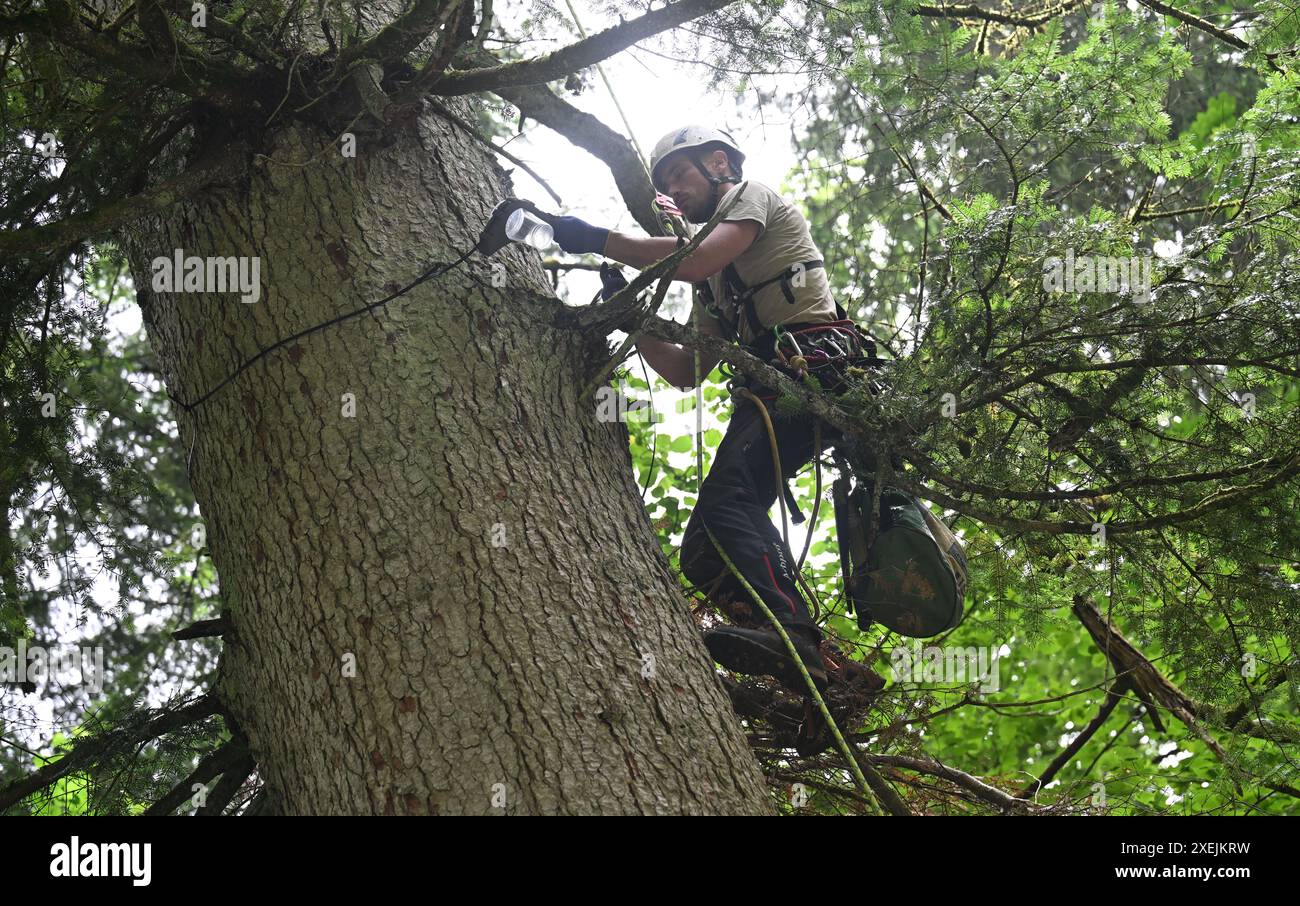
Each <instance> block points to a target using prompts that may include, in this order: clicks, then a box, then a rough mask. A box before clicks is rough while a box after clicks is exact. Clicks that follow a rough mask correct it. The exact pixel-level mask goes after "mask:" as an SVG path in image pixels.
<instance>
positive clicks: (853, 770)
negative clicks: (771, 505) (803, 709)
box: [704, 523, 881, 815]
mask: <svg viewBox="0 0 1300 906" xmlns="http://www.w3.org/2000/svg"><path fill="white" fill-rule="evenodd" d="M704 531H706V532H708V535H709V540H710V541H712V542H713V547H714V549H715V550H717V552H718V554H719V555H720V556H721V557H722V562H723V563H725V564H727V568H728V569H729V570H731V572H732V574H733V575H734V576H735V577H736V578H737V579H739V580H740V584H741V585H743V586H744V587H745V591H747V592H749V595H750V597H751V598H753V599H754V601H755V603H757V604H758V607H759V609H760V610H761V611H763V616H765V617H767V619H768V621H769V622H771V624H772V625H773V626H774V627H776V634H777V635H779V636H780V637H781V641H783V642H785V647H786V650H787V651H788V652H789V653H790V657H791V658H793V659H794V664H795V666H796V667H798V668H799V673H800V674H801V675H802V676H803V679H804V682H805V683H807V684H808V692H809V693H810V694H811V695H812V698H813V701H815V702H817V708H818V709H819V710H820V711H821V714H822V719H823V720H825V721H826V726H827V727H829V728H830V731H831V735H832V736H833V737H834V738H835V745H836V746H837V747H838V748H839V750H840V754H841V755H843V756H844V761H845V762H846V763H847V764H848V766H849V773H850V774H852V775H853V780H854V781H855V782H856V783H857V785H858V789H859V790H860V791H861V792H862V797H863V799H865V800H866V801H867V807H868V809H869V810H870V811H871V813H872V814H873V815H879V814H880V813H881V812H880V804H879V803H878V802H877V801H876V798H875V792H874V791H873V790H872V789H871V786H870V785H869V784H868V783H867V778H866V777H864V776H862V767H861V766H860V765H859V764H858V760H857V759H856V758H854V757H853V751H852V750H851V749H850V748H849V744H848V743H847V742H845V740H844V735H843V734H842V733H840V728H839V726H838V725H837V724H836V723H835V718H833V717H831V711H830V709H829V708H827V707H826V701H825V699H823V698H822V696H821V693H820V692H818V691H817V684H816V683H814V682H813V678H812V677H811V676H809V675H808V668H807V667H806V666H804V662H803V658H801V657H799V652H798V651H796V650H795V647H794V642H792V641H790V636H788V635H786V632H785V627H784V626H782V625H781V623H780V621H779V620H777V618H776V615H775V614H774V613H772V611H771V609H769V608H768V606H767V604H765V603H764V602H763V599H762V598H760V597H759V596H758V593H757V592H756V591H754V587H753V586H752V585H750V584H749V582H747V581H746V580H745V577H744V576H742V575H741V574H740V570H738V569H737V568H736V564H735V563H733V562H732V560H731V558H730V557H728V556H727V552H726V551H724V550H723V549H722V545H721V544H719V543H718V539H717V537H716V536H714V534H713V530H712V529H711V528H709V526H708V524H707V523H705V524H704Z"/></svg>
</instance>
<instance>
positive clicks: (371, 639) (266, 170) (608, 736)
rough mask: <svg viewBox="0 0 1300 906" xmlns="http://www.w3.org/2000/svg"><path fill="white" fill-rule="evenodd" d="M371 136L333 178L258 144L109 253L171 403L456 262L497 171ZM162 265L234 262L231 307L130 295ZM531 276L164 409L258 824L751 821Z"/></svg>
mask: <svg viewBox="0 0 1300 906" xmlns="http://www.w3.org/2000/svg"><path fill="white" fill-rule="evenodd" d="M457 106H458V108H459V109H461V110H462V111H463V110H466V109H467V108H466V107H464V106H462V105H459V104H458V105H457ZM388 141H389V142H390V143H389V144H388V145H387V146H386V147H378V146H376V144H375V143H373V142H372V143H369V144H368V143H367V142H366V141H365V140H362V141H361V142H360V145H359V147H358V152H357V157H356V159H354V160H350V159H345V158H344V157H342V155H341V154H340V153H339V150H338V145H335V144H332V143H331V142H330V139H329V137H327V136H324V135H320V134H316V133H313V132H311V131H310V130H309V128H308V127H299V126H295V127H292V128H289V129H286V130H285V131H284V132H283V133H282V134H280V135H278V136H276V137H275V138H274V139H272V140H270V142H271V147H269V148H267V149H265V152H266V154H267V155H268V156H269V157H270V161H269V162H268V161H263V162H262V163H260V164H257V163H255V164H254V165H252V166H250V168H249V173H248V177H247V179H246V180H245V181H243V182H242V184H240V185H238V186H230V187H228V188H226V189H225V190H223V191H221V192H219V193H209V194H208V195H206V196H204V197H203V198H202V200H200V201H198V202H197V203H186V204H182V205H178V206H176V207H174V208H172V209H171V210H170V211H169V212H168V214H167V215H166V216H163V217H158V218H155V219H153V220H151V221H147V222H145V223H143V224H141V225H140V227H139V229H138V230H137V231H135V232H133V233H132V234H131V235H130V236H129V237H127V245H128V248H129V251H130V256H131V261H132V270H133V273H134V275H135V280H136V285H137V288H138V289H139V292H140V300H141V304H142V306H143V307H144V311H145V317H146V323H147V326H148V329H149V334H150V337H151V339H152V342H153V344H154V346H155V348H156V350H157V354H158V358H159V363H160V367H161V369H162V372H163V374H164V377H165V380H166V382H167V385H168V388H169V390H170V391H171V392H172V393H173V395H175V396H178V397H179V398H181V399H183V400H186V401H193V400H194V399H195V398H196V397H198V396H200V395H201V394H202V393H203V392H204V391H206V390H207V389H208V388H211V387H212V386H213V385H215V384H216V383H217V382H218V381H219V380H221V379H222V378H224V377H225V376H226V375H228V374H229V373H230V372H231V371H232V370H233V369H235V367H236V366H237V365H238V364H239V363H240V362H241V361H243V360H244V359H245V358H247V357H248V356H249V355H251V354H253V353H254V352H255V351H256V350H258V349H261V348H264V347H266V346H268V345H270V344H271V343H272V342H274V341H275V340H277V339H279V338H281V337H284V336H286V335H288V334H291V333H293V332H295V331H298V330H301V329H303V328H305V327H308V326H310V325H313V324H317V323H319V322H322V321H325V320H327V319H329V318H331V317H333V316H335V315H338V314H341V313H343V312H346V311H350V310H352V309H355V308H357V307H359V306H361V305H362V304H364V303H366V302H369V301H373V300H376V299H379V298H382V297H383V296H384V295H386V294H387V293H388V292H390V291H391V290H393V289H395V288H396V286H398V285H401V284H405V283H406V282H407V281H409V280H411V279H412V278H413V277H414V276H416V275H417V274H419V273H420V272H421V271H422V270H423V269H424V268H425V267H426V266H427V265H428V263H429V262H434V261H449V260H452V258H453V257H454V256H456V255H458V254H459V253H460V252H461V251H463V250H464V249H466V248H468V247H469V246H470V245H472V244H473V243H474V241H475V240H476V238H477V235H478V231H479V229H480V227H481V226H482V225H483V223H484V222H485V221H486V219H487V217H488V214H489V212H490V211H491V209H492V207H493V206H494V204H495V203H496V202H497V201H499V200H500V198H501V197H502V195H503V193H504V191H505V190H506V182H505V180H504V179H503V177H504V174H503V172H502V171H501V169H500V168H499V167H498V166H497V165H496V163H495V162H494V161H492V160H491V159H490V158H489V157H487V156H486V154H485V151H484V149H483V148H482V147H481V146H479V145H477V144H475V143H473V141H472V140H470V139H468V138H467V137H466V136H465V134H464V133H463V132H461V131H460V130H459V129H458V128H457V127H456V126H453V125H452V124H450V123H448V122H447V121H446V120H443V119H440V118H437V117H435V116H432V115H427V114H426V115H422V116H421V117H420V118H419V119H417V120H416V121H415V122H413V123H412V124H410V125H409V126H407V127H405V128H403V129H400V130H397V131H394V132H391V133H389V135H388ZM309 159H311V162H310V163H309V164H307V165H305V166H303V165H302V162H304V161H308V160H309ZM177 248H181V249H184V250H185V253H186V254H187V255H190V254H192V255H199V256H208V255H212V256H228V255H259V256H261V270H262V284H263V285H262V296H261V299H260V301H258V302H257V303H255V304H244V303H241V302H240V301H238V298H237V296H234V295H230V294H227V295H224V296H217V295H196V294H185V293H166V292H159V293H154V292H152V291H151V290H150V261H151V260H152V259H153V258H155V257H157V256H170V255H172V253H173V250H174V249H177ZM492 262H500V264H501V265H502V266H503V267H502V268H501V269H499V270H498V272H497V274H496V275H495V276H496V278H497V279H495V280H494V274H493V269H492V266H491V264H492ZM539 262H540V259H539V256H538V255H537V254H536V253H535V252H533V251H531V250H526V249H523V248H521V247H518V246H515V247H512V248H510V249H507V250H506V251H505V252H503V253H501V254H499V255H497V256H495V257H494V258H493V259H491V261H490V262H489V261H484V260H483V259H482V258H481V257H480V256H478V255H477V254H476V255H475V256H474V257H472V258H471V259H470V260H469V261H468V262H467V263H466V264H465V265H463V266H462V267H460V268H458V269H456V270H453V271H452V272H450V273H448V274H447V275H445V276H443V277H440V278H438V279H436V280H434V281H432V282H430V283H426V284H424V285H422V286H420V287H418V288H416V289H415V290H414V291H412V292H411V293H410V294H409V295H406V296H404V297H402V298H400V299H398V300H395V301H393V302H391V303H389V304H387V305H386V306H383V307H381V308H379V309H377V310H376V311H375V312H373V313H371V314H366V315H363V316H360V317H356V318H352V319H350V320H347V321H344V322H343V323H341V324H338V325H334V326H331V327H329V328H326V329H324V330H322V331H319V332H316V333H313V334H311V335H310V336H307V337H304V338H302V339H301V340H299V341H296V342H295V343H293V344H291V345H289V346H287V347H285V348H282V349H280V350H277V351H276V352H273V353H271V354H270V355H269V356H267V357H266V358H264V359H263V360H262V361H260V362H258V363H256V364H255V365H253V366H252V367H251V368H249V369H248V370H247V371H245V372H244V373H243V374H241V375H240V376H239V377H238V378H237V379H236V380H235V381H234V382H233V383H232V384H230V385H229V386H227V387H226V388H225V389H224V390H222V391H221V392H220V393H218V394H217V395H216V396H214V397H213V398H212V399H210V400H209V401H208V402H206V403H205V404H204V405H202V406H201V407H200V408H199V409H198V410H197V412H196V413H195V414H194V415H188V414H186V413H184V412H181V413H179V415H180V427H181V438H182V441H183V443H184V449H183V450H182V451H181V453H182V455H184V456H186V457H187V458H188V460H189V463H190V476H191V480H192V482H193V486H194V491H195V494H196V496H197V499H198V501H199V503H200V506H201V507H202V511H203V518H204V523H205V526H206V529H207V538H208V544H209V546H210V548H211V550H212V556H213V559H214V561H215V563H216V565H217V568H218V570H219V573H220V577H221V588H222V593H223V598H224V600H225V602H226V613H227V616H228V618H229V620H230V623H231V625H232V627H233V629H232V631H231V633H230V634H229V635H228V636H227V639H226V641H227V645H226V649H225V654H224V658H223V664H222V671H221V678H220V682H219V686H218V692H219V694H220V696H221V697H222V699H223V701H224V702H225V703H226V705H227V707H228V709H229V711H230V713H231V714H232V716H233V717H234V718H235V719H236V720H237V722H238V724H239V725H240V726H241V727H242V729H243V731H244V732H245V733H246V734H247V735H248V738H249V740H250V743H251V746H252V749H253V753H254V755H255V756H256V758H257V762H258V765H259V771H260V774H261V776H262V778H263V779H264V780H265V782H266V784H267V786H268V792H269V793H270V801H273V802H275V803H276V806H275V808H276V809H277V810H281V811H284V812H290V813H397V814H461V813H501V812H505V813H509V814H516V813H596V812H599V813H769V812H771V811H772V810H773V805H772V799H771V796H770V792H769V791H768V790H767V789H766V788H765V785H764V782H763V778H762V775H761V774H760V772H759V770H758V768H757V765H756V762H755V760H754V758H753V757H752V756H751V754H750V752H749V750H748V748H747V746H746V744H745V740H744V736H743V733H742V730H741V727H740V724H739V722H738V720H737V719H736V717H735V716H734V714H733V713H732V711H731V709H730V706H729V703H728V700H727V698H726V695H725V693H724V692H723V690H722V688H721V686H720V684H719V683H718V681H717V679H716V678H715V676H714V675H713V672H712V667H711V663H710V661H709V659H708V656H707V654H706V653H705V650H704V648H703V646H702V644H701V643H700V641H699V639H698V636H697V632H696V630H695V627H694V626H693V623H692V620H691V617H690V614H689V611H688V609H687V606H686V601H685V598H684V596H683V595H682V594H681V592H680V589H679V586H678V583H677V582H676V580H675V578H674V576H673V574H672V572H671V571H670V568H669V565H668V563H667V562H666V561H665V559H664V557H663V555H662V553H661V552H660V551H659V549H658V546H657V544H656V541H655V538H654V536H653V534H652V532H651V530H650V527H649V525H648V523H647V520H646V518H645V515H644V511H643V509H642V507H641V503H640V497H639V495H638V489H637V487H636V485H635V483H634V482H633V480H632V476H631V470H630V460H629V455H628V449H627V436H626V428H625V426H624V425H621V424H608V423H602V422H600V421H597V419H596V417H595V412H594V411H592V409H590V408H583V409H579V408H578V406H577V404H576V397H577V395H578V392H579V390H580V388H581V384H582V381H583V378H584V377H586V376H587V375H588V374H589V372H590V370H591V368H592V366H593V363H594V362H596V361H597V360H599V358H600V357H601V356H602V355H603V354H604V353H605V350H606V344H605V342H604V341H603V340H599V339H598V340H594V341H588V342H584V341H583V340H582V338H581V337H579V336H577V335H574V334H570V333H566V332H564V331H560V330H557V329H554V328H552V327H551V326H549V322H550V319H551V317H552V316H553V314H554V312H555V309H556V307H557V306H559V305H560V304H561V303H560V302H559V301H558V300H556V299H555V297H554V295H553V293H552V292H551V290H550V289H549V285H548V283H547V281H546V279H545V275H544V273H543V271H542V269H541V267H540V263H539ZM502 283H504V285H497V284H502ZM347 394H353V395H355V415H354V416H350V414H349V413H348V411H347V410H346V402H347V399H346V395H347ZM351 656H355V676H351V675H349V674H350V670H349V669H348V667H349V664H350V662H351ZM647 667H649V668H651V669H649V670H647V669H645V668H647ZM647 672H649V673H651V674H652V675H651V676H650V677H649V678H645V677H643V673H647Z"/></svg>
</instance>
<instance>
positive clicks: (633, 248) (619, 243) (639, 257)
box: [605, 230, 684, 268]
mask: <svg viewBox="0 0 1300 906" xmlns="http://www.w3.org/2000/svg"><path fill="white" fill-rule="evenodd" d="M675 251H677V240H676V239H674V238H673V237H672V236H629V235H627V234H626V233H620V232H618V231H617V230H612V231H610V234H609V238H608V239H607V240H606V241H605V257H606V258H613V259H614V260H615V261H622V262H623V263H624V264H630V265H632V266H633V267H637V268H641V267H649V266H650V265H651V264H654V263H655V262H656V261H660V260H662V259H664V258H667V257H668V256H669V255H671V254H672V253H673V252H675ZM683 263H684V262H683Z"/></svg>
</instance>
